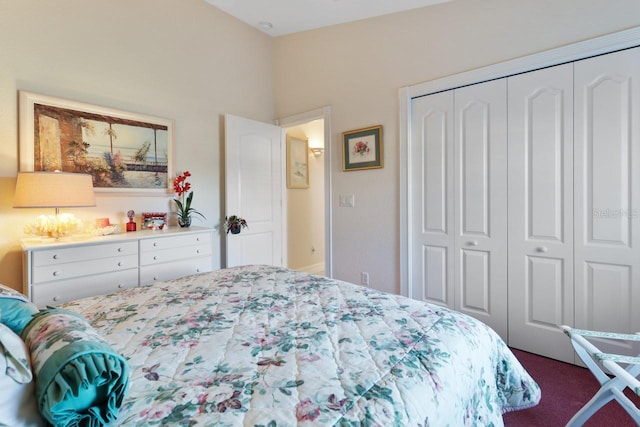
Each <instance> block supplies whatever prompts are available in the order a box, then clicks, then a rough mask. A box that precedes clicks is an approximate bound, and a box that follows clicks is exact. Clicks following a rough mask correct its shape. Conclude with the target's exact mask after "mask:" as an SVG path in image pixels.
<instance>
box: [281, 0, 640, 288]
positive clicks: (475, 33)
mask: <svg viewBox="0 0 640 427" xmlns="http://www.w3.org/2000/svg"><path fill="white" fill-rule="evenodd" d="M638 25H640V2H639V1H637V0H562V1H557V0H517V1H514V0H482V1H478V0H456V1H452V2H448V3H444V4H441V5H437V6H433V7H429V8H424V9H419V10H414V11H408V12H403V13H400V14H396V15H392V16H386V17H381V18H374V19H369V20H364V21H360V22H356V23H351V24H345V25H338V26H334V27H331V28H326V29H320V30H314V31H308V32H305V33H300V34H293V35H289V36H283V37H279V38H277V39H276V40H275V50H274V51H275V67H276V68H275V69H276V71H275V75H276V84H275V90H276V94H277V96H276V113H277V115H278V117H285V116H288V115H291V114H295V113H298V112H301V111H308V110H312V109H315V108H319V107H321V106H325V105H330V106H331V108H332V135H331V138H332V140H333V142H332V144H333V145H332V159H331V162H332V184H333V194H332V196H333V200H332V203H333V272H334V277H336V278H339V279H344V280H348V281H352V282H355V283H359V282H360V272H362V271H366V272H368V273H369V274H370V283H371V287H373V288H377V289H381V290H385V291H390V292H399V291H400V284H399V265H400V264H399V263H400V260H399V199H400V193H399V192H400V190H399V185H400V178H399V177H400V171H399V152H400V148H399V145H398V144H399V142H398V132H399V131H398V90H399V88H401V87H403V86H407V85H412V84H416V83H421V82H425V81H429V80H433V79H436V78H440V77H444V76H447V75H451V74H456V73H460V72H462V71H467V70H471V69H475V68H479V67H482V66H486V65H490V64H494V63H497V62H501V61H505V60H508V59H512V58H516V57H520V56H525V55H528V54H532V53H535V52H539V51H544V50H548V49H551V48H554V47H558V46H561V45H565V44H569V43H574V42H577V41H581V40H585V39H589V38H593V37H596V36H600V35H604V34H608V33H611V32H615V31H619V30H623V29H627V28H630V27H634V26H638ZM378 124H381V125H383V126H384V155H385V157H384V168H383V169H376V170H370V171H358V172H342V157H341V155H342V154H341V150H340V144H341V132H344V131H347V130H351V129H357V128H361V127H365V126H370V125H378ZM341 194H354V195H355V208H353V209H352V208H340V207H338V198H339V196H340V195H341Z"/></svg>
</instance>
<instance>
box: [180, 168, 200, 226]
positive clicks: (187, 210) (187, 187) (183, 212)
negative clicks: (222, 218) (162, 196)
mask: <svg viewBox="0 0 640 427" xmlns="http://www.w3.org/2000/svg"><path fill="white" fill-rule="evenodd" d="M190 176H191V173H189V171H184V173H183V174H182V175H178V176H177V177H176V179H175V180H174V181H173V190H174V191H175V192H176V195H177V196H178V197H179V198H180V199H181V200H178V199H173V201H174V202H176V206H177V208H178V212H177V215H178V225H179V226H180V227H185V228H186V227H189V226H191V214H196V215H200V216H201V217H202V218H204V217H205V216H204V215H202V214H201V213H200V212H198V211H197V210H195V209H194V208H192V207H191V202H192V201H193V191H191V183H189V182H188V181H187V179H188V178H189V177H190ZM187 193H189V194H188V195H187V198H186V200H185V194H187Z"/></svg>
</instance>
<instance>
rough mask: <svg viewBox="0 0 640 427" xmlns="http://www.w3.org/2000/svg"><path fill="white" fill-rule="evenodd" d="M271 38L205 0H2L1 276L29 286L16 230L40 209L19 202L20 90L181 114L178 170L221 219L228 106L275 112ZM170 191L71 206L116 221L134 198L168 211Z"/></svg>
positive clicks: (136, 204) (266, 117) (241, 111)
mask: <svg viewBox="0 0 640 427" xmlns="http://www.w3.org/2000/svg"><path fill="white" fill-rule="evenodd" d="M272 48H273V39H271V38H270V37H268V36H267V35H265V34H263V33H261V32H259V31H258V30H255V29H253V28H251V27H249V26H247V25H246V24H244V23H241V22H240V21H238V20H236V19H234V18H231V17H230V16H229V15H226V14H224V13H222V12H220V11H219V10H218V9H215V8H213V7H211V6H210V5H208V4H207V3H205V2H204V1H203V0H179V1H178V0H134V1H131V0H108V1H103V0H64V1H58V0H56V1H40V0H19V1H15V0H0V283H5V284H7V285H9V286H12V287H14V288H16V289H18V288H20V287H21V281H22V272H21V268H22V263H21V248H20V245H19V242H18V239H20V238H21V237H23V234H22V229H23V227H24V225H25V224H26V223H27V222H29V221H30V220H32V219H33V218H35V216H36V215H37V214H40V213H43V212H41V211H37V210H31V209H13V208H12V203H13V192H14V186H15V178H16V173H17V170H18V113H17V104H18V103H17V91H18V90H28V91H32V92H36V93H41V94H46V95H51V96H55V97H60V98H65V99H72V100H76V101H81V102H85V103H90V104H96V105H100V106H105V107H111V108H117V109H121V110H126V111H132V112H138V113H143V114H149V115H155V116H160V117H167V118H171V119H174V120H175V148H176V153H175V167H176V170H177V171H182V170H185V169H186V170H189V171H190V172H191V173H192V175H193V179H192V181H191V182H192V184H193V187H194V190H195V196H194V202H193V206H194V207H195V208H196V209H198V210H199V211H201V212H202V213H204V215H205V216H206V217H207V220H206V221H203V222H198V221H194V225H206V226H212V227H213V226H216V225H218V224H219V222H220V216H221V206H220V204H221V194H220V182H221V160H220V158H221V153H220V140H221V132H222V122H221V117H222V115H223V114H225V113H231V114H235V115H239V116H243V117H247V118H251V119H254V120H260V121H264V122H271V121H272V120H273V118H274V116H275V115H274V92H273V81H274V79H273V52H272ZM170 200H171V199H170V197H142V198H141V197H105V196H102V197H100V196H99V197H98V202H97V206H96V207H95V208H89V209H74V210H73V212H74V213H76V214H77V215H78V216H79V217H80V218H82V219H88V220H92V219H95V218H98V217H110V219H111V221H112V222H116V221H123V218H124V212H126V211H127V210H128V209H134V210H135V211H136V212H138V213H139V212H142V211H152V212H153V211H168V210H169V208H170ZM45 213H49V212H48V211H45ZM217 237H218V236H217ZM215 247H216V249H217V248H218V247H219V244H217V243H216V245H215ZM215 259H216V262H219V256H216V258H215Z"/></svg>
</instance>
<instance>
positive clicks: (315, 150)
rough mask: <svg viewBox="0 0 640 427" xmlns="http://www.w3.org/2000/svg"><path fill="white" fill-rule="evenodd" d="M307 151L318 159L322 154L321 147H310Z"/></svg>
mask: <svg viewBox="0 0 640 427" xmlns="http://www.w3.org/2000/svg"><path fill="white" fill-rule="evenodd" d="M309 150H310V151H311V152H312V153H313V155H314V157H320V156H321V155H322V153H324V148H322V147H311V148H309Z"/></svg>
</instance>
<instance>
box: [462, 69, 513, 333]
mask: <svg viewBox="0 0 640 427" xmlns="http://www.w3.org/2000/svg"><path fill="white" fill-rule="evenodd" d="M506 90H507V87H506V80H505V79H500V80H494V81H490V82H486V83H481V84H476V85H472V86H467V87H464V88H459V89H456V90H455V123H456V128H455V148H454V158H455V166H454V168H455V180H454V205H455V206H454V212H455V215H454V216H455V243H454V246H455V249H456V253H455V275H456V276H455V288H456V291H455V309H456V310H458V311H461V312H463V313H467V314H469V315H471V316H474V317H476V318H478V319H480V320H482V321H483V322H485V323H486V324H488V325H489V326H491V327H492V328H493V329H494V330H495V331H496V332H498V334H499V335H500V336H502V337H503V338H505V339H506V337H507V246H506V243H507V227H506V224H507V203H506V195H507V187H506V179H507V163H506V162H507V125H506V118H507V109H506V103H507V92H506Z"/></svg>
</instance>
